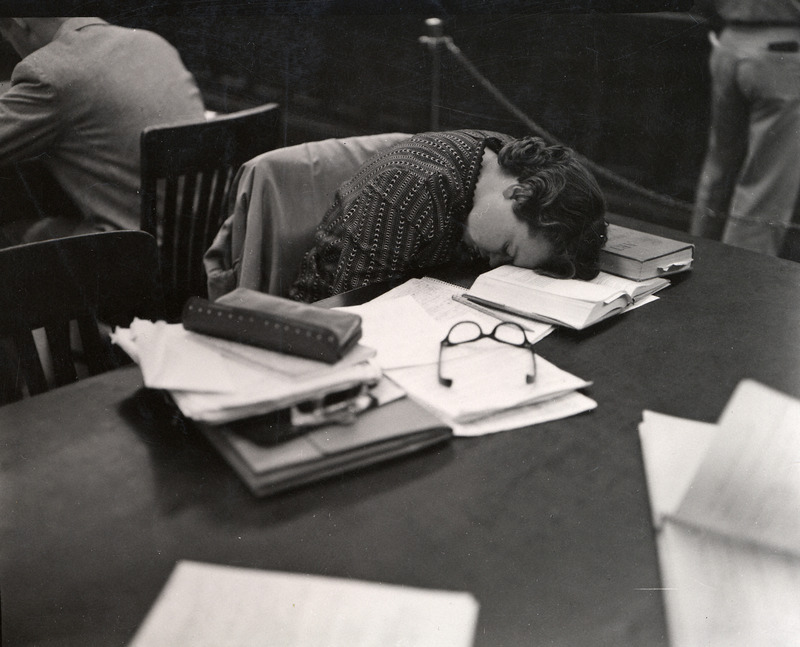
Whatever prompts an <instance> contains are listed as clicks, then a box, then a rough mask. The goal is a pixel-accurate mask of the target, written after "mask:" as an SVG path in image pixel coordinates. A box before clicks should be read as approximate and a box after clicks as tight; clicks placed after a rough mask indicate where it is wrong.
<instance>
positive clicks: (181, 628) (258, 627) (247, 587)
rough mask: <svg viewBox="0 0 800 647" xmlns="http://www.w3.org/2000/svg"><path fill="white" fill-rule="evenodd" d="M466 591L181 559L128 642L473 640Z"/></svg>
mask: <svg viewBox="0 0 800 647" xmlns="http://www.w3.org/2000/svg"><path fill="white" fill-rule="evenodd" d="M477 619H478V602H477V601H476V600H475V598H474V597H473V596H472V595H471V594H470V593H466V592H456V591H442V590H431V589H421V588H412V587H406V586H396V585H390V584H376V583H371V582H364V581H358V580H351V579H344V578H333V577H322V576H316V575H302V574H294V573H282V572H275V571H264V570H257V569H248V568H240V567H232V566H220V565H215V564H206V563H200V562H191V561H181V562H178V564H177V566H176V567H175V569H174V571H173V573H172V575H171V576H170V578H169V580H168V581H167V584H166V585H165V587H164V589H163V590H162V592H161V594H160V595H159V597H158V599H157V601H156V603H155V604H154V606H153V608H152V609H151V610H150V612H149V613H148V615H147V617H146V618H145V620H144V622H143V624H142V626H141V627H140V628H139V630H138V631H137V633H136V635H135V636H134V638H133V641H132V642H131V643H130V645H129V647H175V646H176V645H191V646H192V647H252V646H253V645H270V646H272V645H275V646H280V647H310V646H314V647H388V646H390V645H413V646H414V647H439V646H440V645H447V646H448V647H469V646H470V645H472V643H473V640H474V635H475V626H476V623H477Z"/></svg>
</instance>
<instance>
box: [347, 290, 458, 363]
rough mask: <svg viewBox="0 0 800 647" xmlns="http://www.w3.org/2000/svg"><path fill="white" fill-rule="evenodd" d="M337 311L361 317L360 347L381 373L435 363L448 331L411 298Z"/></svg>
mask: <svg viewBox="0 0 800 647" xmlns="http://www.w3.org/2000/svg"><path fill="white" fill-rule="evenodd" d="M339 310H345V311H347V312H352V313H355V314H357V315H359V316H360V317H361V330H362V334H361V343H362V344H364V345H365V346H369V347H370V348H374V349H375V351H376V352H377V354H376V356H375V361H376V362H377V364H378V365H379V366H380V367H381V368H383V369H384V370H386V369H390V368H397V367H400V366H417V365H420V364H433V363H435V362H436V359H437V357H438V353H439V342H441V340H442V339H444V337H445V335H447V331H448V327H447V326H446V325H444V324H442V323H441V322H439V321H436V320H435V319H433V318H432V317H431V316H430V315H429V314H428V313H427V312H426V311H425V309H424V308H423V307H422V306H421V305H420V304H419V303H418V302H417V301H416V300H415V299H414V298H413V297H411V296H404V297H400V298H398V299H389V300H380V301H374V300H373V301H369V302H367V303H365V304H363V305H360V306H349V307H347V308H339Z"/></svg>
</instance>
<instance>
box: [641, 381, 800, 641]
mask: <svg viewBox="0 0 800 647" xmlns="http://www.w3.org/2000/svg"><path fill="white" fill-rule="evenodd" d="M798 406H800V402H798V401H797V400H795V399H793V398H789V397H788V396H786V395H784V394H781V393H778V392H776V391H773V390H772V389H768V388H767V387H764V386H763V385H759V384H757V383H755V382H752V381H749V380H745V381H743V382H742V383H740V384H739V386H738V387H737V389H736V392H735V393H734V395H733V397H732V398H731V400H730V401H729V403H728V406H727V407H726V409H725V412H724V414H723V416H722V417H721V418H720V421H719V423H718V424H709V423H702V422H696V421H692V420H685V419H682V418H676V417H673V416H666V415H663V414H658V413H653V412H650V411H645V412H644V415H643V420H642V423H641V424H640V426H639V434H640V438H641V444H642V455H643V459H644V466H645V473H646V476H647V488H648V493H649V496H650V507H651V509H652V513H653V518H654V524H655V525H656V527H657V528H658V532H657V535H656V540H657V543H658V557H659V564H660V567H661V577H662V584H663V587H664V601H665V608H666V615H667V624H668V628H669V635H670V643H671V645H672V646H673V647H695V646H696V645H703V646H706V647H751V646H752V645H759V646H760V645H776V646H778V645H780V646H783V645H796V644H800V643H799V642H798V637H800V556H798V554H796V553H795V554H793V553H792V551H791V547H792V543H791V538H792V537H793V532H794V530H795V527H796V524H797V521H798V507H797V498H796V497H797V494H798V491H800V490H798V488H797V481H796V478H795V477H796V474H797V471H798V466H800V460H798V446H797V436H798V434H800V424H798V419H797V418H796V417H795V416H796V413H797V407H798ZM776 542H777V543H776Z"/></svg>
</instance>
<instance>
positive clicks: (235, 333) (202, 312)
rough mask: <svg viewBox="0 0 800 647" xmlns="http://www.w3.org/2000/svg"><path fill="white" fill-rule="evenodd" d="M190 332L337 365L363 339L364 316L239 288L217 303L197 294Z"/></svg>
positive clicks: (190, 307)
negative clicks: (362, 321) (362, 325)
mask: <svg viewBox="0 0 800 647" xmlns="http://www.w3.org/2000/svg"><path fill="white" fill-rule="evenodd" d="M182 321H183V327H184V328H186V330H191V331H193V332H198V333H202V334H204V335H210V336H213V337H222V338H223V339H230V340H232V341H236V342H239V343H242V344H250V345H252V346H259V347H261V348H267V349H269V350H273V351H278V352H282V353H288V354H290V355H299V356H301V357H307V358H309V359H315V360H318V361H322V362H327V363H329V364H333V363H334V362H337V361H338V360H340V359H341V358H342V357H343V356H344V355H345V354H346V353H347V352H348V351H349V350H350V349H351V348H352V347H353V346H355V344H356V343H357V342H358V340H359V339H360V338H361V317H359V316H358V315H356V314H353V313H350V312H341V311H339V310H331V309H329V308H323V307H322V306H315V305H312V304H308V303H300V302H297V301H292V300H291V299H285V298H283V297H276V296H273V295H271V294H265V293H263V292H257V291H255V290H250V289H247V288H236V289H235V290H234V291H233V292H229V293H228V294H226V295H224V296H222V297H220V298H219V299H217V300H216V301H213V302H211V301H208V300H207V299H202V298H200V297H192V298H190V299H189V300H188V301H187V302H186V305H185V306H184V308H183V316H182Z"/></svg>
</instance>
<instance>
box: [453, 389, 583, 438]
mask: <svg viewBox="0 0 800 647" xmlns="http://www.w3.org/2000/svg"><path fill="white" fill-rule="evenodd" d="M595 408H597V402H595V401H594V400H592V399H591V398H590V397H588V396H585V395H583V393H578V392H577V391H576V392H573V393H567V394H566V395H562V396H559V397H557V398H553V399H551V400H545V401H544V402H538V403H536V404H530V405H527V406H522V407H517V408H515V409H510V410H508V411H503V412H501V413H497V414H494V415H492V416H489V417H488V418H483V419H481V420H476V421H474V422H467V423H460V422H456V421H454V420H449V419H448V418H446V417H444V416H442V418H443V420H444V422H445V424H447V425H450V428H451V429H452V430H453V435H454V436H462V437H468V436H484V435H486V434H495V433H497V432H500V431H510V430H513V429H519V428H520V427H531V426H533V425H538V424H541V423H543V422H550V421H552V420H561V419H563V418H569V417H570V416H576V415H578V414H579V413H585V412H586V411H591V410H592V409H595Z"/></svg>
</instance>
